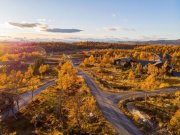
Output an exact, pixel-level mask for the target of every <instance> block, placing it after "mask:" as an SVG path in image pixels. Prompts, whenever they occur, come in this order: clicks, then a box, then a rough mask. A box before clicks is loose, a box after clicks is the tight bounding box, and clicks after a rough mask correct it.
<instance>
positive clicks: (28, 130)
mask: <svg viewBox="0 0 180 135" xmlns="http://www.w3.org/2000/svg"><path fill="white" fill-rule="evenodd" d="M1 126H2V128H3V132H4V134H5V135H9V134H11V133H16V135H34V134H35V133H34V131H35V128H34V125H33V124H32V123H31V119H30V118H28V117H27V116H24V115H23V114H22V113H18V114H17V119H15V118H14V117H9V118H7V119H6V120H4V121H3V122H2V123H1Z"/></svg>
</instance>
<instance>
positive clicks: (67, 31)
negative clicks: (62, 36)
mask: <svg viewBox="0 0 180 135" xmlns="http://www.w3.org/2000/svg"><path fill="white" fill-rule="evenodd" d="M45 31H47V32H54V33H75V32H81V31H82V30H80V29H60V28H53V29H46V30H45Z"/></svg>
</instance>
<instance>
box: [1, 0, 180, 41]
mask: <svg viewBox="0 0 180 135" xmlns="http://www.w3.org/2000/svg"><path fill="white" fill-rule="evenodd" d="M163 39H166V40H167V39H180V0H0V40H3V41H4V40H35V41H36V40H37V41H39V40H45V41H50V40H52V41H86V40H93V41H130V40H133V41H134V40H163Z"/></svg>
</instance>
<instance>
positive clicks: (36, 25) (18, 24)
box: [9, 22, 41, 28]
mask: <svg viewBox="0 0 180 135" xmlns="http://www.w3.org/2000/svg"><path fill="white" fill-rule="evenodd" d="M9 24H10V25H12V26H15V27H19V28H35V27H38V26H40V25H41V24H40V23H16V22H9Z"/></svg>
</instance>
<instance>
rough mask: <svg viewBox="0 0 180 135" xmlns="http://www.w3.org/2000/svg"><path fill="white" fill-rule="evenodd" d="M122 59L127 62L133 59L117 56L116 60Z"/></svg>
mask: <svg viewBox="0 0 180 135" xmlns="http://www.w3.org/2000/svg"><path fill="white" fill-rule="evenodd" d="M117 60H120V61H125V62H130V61H131V60H132V58H131V57H122V58H117V59H115V61H117Z"/></svg>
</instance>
